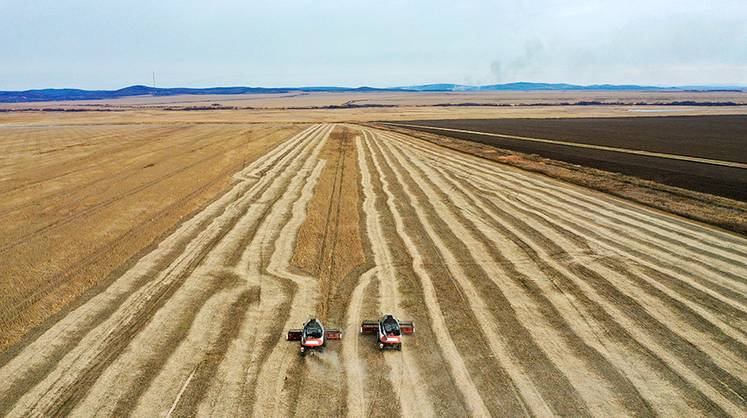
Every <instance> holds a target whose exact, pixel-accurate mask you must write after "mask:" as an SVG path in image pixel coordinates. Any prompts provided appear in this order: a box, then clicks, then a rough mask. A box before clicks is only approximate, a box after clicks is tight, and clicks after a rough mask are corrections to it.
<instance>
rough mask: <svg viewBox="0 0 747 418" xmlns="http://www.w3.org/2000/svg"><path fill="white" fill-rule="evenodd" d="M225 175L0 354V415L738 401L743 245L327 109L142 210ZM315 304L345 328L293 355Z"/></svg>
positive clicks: (626, 411) (471, 411) (745, 337)
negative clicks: (118, 267) (77, 298)
mask: <svg viewBox="0 0 747 418" xmlns="http://www.w3.org/2000/svg"><path fill="white" fill-rule="evenodd" d="M260 131H261V132H260V133H261V135H273V134H275V133H277V132H278V131H279V129H271V128H268V129H264V130H260ZM69 134H70V135H72V134H74V132H69ZM175 134H176V133H175ZM241 135H242V134H241V133H239V134H238V136H236V137H234V139H235V140H237V138H238V137H239V136H241ZM66 141H67V140H66ZM238 142H240V141H238ZM238 142H237V146H250V145H251V144H250V143H249V142H246V143H238ZM83 145H85V144H82V143H81V144H77V145H76V146H83ZM195 146H198V147H199V146H202V145H200V144H192V148H194V147H195ZM192 148H190V149H192ZM134 150H136V148H135V147H133V148H132V151H134ZM163 151H164V150H156V151H153V152H156V153H158V152H163ZM189 154H190V151H189V150H187V151H185V152H177V153H175V154H174V155H173V157H172V158H173V159H174V161H177V160H180V159H185V158H187V156H188V155H189ZM153 155H157V154H153ZM218 155H219V154H210V155H209V156H208V157H207V158H201V159H199V161H197V162H194V161H189V162H187V163H185V164H184V165H185V166H190V167H191V165H194V164H209V163H210V161H213V159H215V158H217V156H218ZM183 169H186V168H183ZM228 172H231V173H234V175H233V177H234V179H235V182H234V183H233V184H231V185H230V186H229V187H228V189H227V190H226V191H225V192H224V193H223V194H222V195H221V196H220V197H218V198H217V199H216V200H214V201H213V202H212V203H210V204H207V205H206V206H204V207H203V208H202V209H201V210H200V211H198V212H197V213H196V214H195V215H193V216H192V217H191V218H190V219H187V220H185V221H184V222H182V223H181V224H180V225H179V226H178V227H176V228H175V229H174V230H173V231H172V232H170V233H169V234H167V235H165V236H164V237H163V239H162V240H161V241H160V242H159V243H158V244H157V245H156V246H154V247H153V248H151V249H149V250H148V251H147V252H145V253H144V254H142V255H141V256H138V257H139V258H138V259H133V260H132V261H131V263H130V264H128V265H127V267H126V268H124V269H123V270H122V272H121V275H119V276H118V277H115V278H112V281H111V283H110V284H109V285H108V286H106V287H103V288H102V289H101V290H100V291H99V293H96V294H93V295H91V296H90V297H89V299H87V300H84V301H82V302H81V303H80V304H79V305H77V306H76V307H74V308H72V309H71V310H70V311H69V312H68V313H67V314H66V315H64V316H61V317H60V318H59V319H57V320H56V322H54V323H51V324H48V328H46V329H45V330H43V331H40V332H39V334H38V335H36V336H34V338H33V339H30V340H29V341H26V342H24V345H23V346H19V347H18V348H17V349H16V351H14V352H12V353H11V354H9V355H6V356H5V357H3V359H2V362H0V382H2V383H0V415H4V416H9V417H16V416H19V417H20V416H40V415H55V416H58V415H73V416H81V415H95V416H112V417H114V416H124V415H133V416H170V417H182V416H256V417H260V416H261V417H264V416H290V415H294V416H296V415H304V414H306V413H307V412H308V411H310V410H312V409H313V410H314V411H315V412H317V413H319V414H321V415H346V416H369V415H373V416H390V415H397V414H399V415H402V416H444V415H446V416H467V415H469V416H497V415H503V416H505V415H510V416H553V415H558V416H611V415H613V416H627V415H630V416H644V417H645V416H658V415H674V416H688V415H708V416H740V415H744V414H746V413H747V332H745V329H747V280H746V279H745V277H747V239H744V238H743V237H740V236H737V235H731V234H728V233H725V232H723V231H720V230H717V229H713V228H710V227H705V226H702V225H699V224H697V223H694V222H690V221H687V220H684V219H681V218H677V217H674V216H672V215H668V214H664V213H660V212H657V211H655V210H651V209H648V208H644V207H641V206H638V205H635V204H631V203H629V202H626V201H623V200H621V199H617V198H612V197H609V196H607V195H603V194H601V193H598V192H592V191H590V190H587V189H583V188H580V187H576V186H572V185H569V184H566V183H562V182H560V181H557V180H554V179H551V178H548V177H543V176H539V175H536V174H533V173H529V172H525V171H521V170H518V169H515V168H511V167H509V166H504V165H500V164H497V163H494V162H491V161H487V160H484V159H480V158H476V157H472V156H469V155H467V154H462V153H457V152H454V151H452V150H450V149H448V148H444V147H440V146H437V145H435V144H432V143H430V142H426V141H423V140H419V139H416V138H414V137H411V136H408V135H406V134H401V133H395V132H390V131H384V130H379V129H374V128H369V127H362V126H354V125H345V126H342V125H330V124H320V125H313V126H310V127H308V128H306V129H304V130H302V131H300V132H298V133H296V134H295V135H293V136H291V137H289V138H288V139H286V140H284V141H282V142H280V143H279V144H278V145H276V146H275V147H274V148H272V149H271V150H269V151H268V152H266V153H264V154H263V155H262V156H260V157H259V158H258V159H256V160H255V161H253V162H251V163H250V164H248V165H245V164H244V163H241V162H234V163H233V164H230V165H226V167H225V168H222V169H221V170H220V172H219V173H216V174H218V175H215V176H214V177H211V178H210V179H209V180H207V181H206V182H205V183H204V184H201V185H200V186H199V187H197V188H196V189H195V190H194V191H193V192H192V193H190V194H189V195H188V196H186V197H181V198H180V199H178V200H175V201H173V202H172V203H170V204H169V205H167V206H166V207H165V208H162V209H161V210H160V211H158V212H157V214H156V215H155V216H156V217H158V216H160V215H161V214H165V213H168V212H169V211H172V210H174V209H175V208H177V207H178V206H179V205H181V204H183V202H186V201H188V200H190V198H191V197H190V196H194V195H195V194H200V193H202V190H206V189H208V188H210V187H212V185H213V184H214V183H216V182H219V181H220V179H221V178H222V177H225V173H228ZM169 174H170V175H177V174H176V173H173V172H172V171H170V172H169ZM115 175H126V173H125V172H124V171H122V172H119V173H117V174H115ZM39 181H40V184H44V180H39ZM151 181H155V180H151ZM95 182H96V180H93V181H92V182H90V183H86V184H83V185H81V186H80V187H79V188H78V189H76V190H77V191H84V190H88V189H89V188H95V187H97V186H95ZM146 184H147V183H146ZM29 187H31V186H29ZM130 192H132V190H129V189H128V190H126V191H125V193H130ZM353 192H355V195H354V196H353ZM55 193H60V192H55ZM359 196H360V199H358V197H359ZM104 203H106V202H102V204H104ZM86 210H95V209H91V208H87V209H86ZM356 214H357V215H356ZM164 216H165V215H164ZM65 219H67V218H64V219H63V220H65ZM66 222H71V221H66ZM152 222H154V220H153V219H152V218H151V219H147V220H144V221H142V222H138V223H137V224H136V225H135V226H134V227H133V228H132V229H130V230H127V231H126V232H123V233H121V234H119V235H117V236H115V237H113V239H111V240H109V241H107V242H106V243H105V244H103V245H101V246H99V247H97V248H96V250H95V251H94V252H92V253H91V254H89V255H88V257H87V258H85V259H84V260H83V261H81V262H79V263H78V264H77V265H76V267H75V269H76V272H77V271H84V270H85V269H86V268H87V264H86V263H88V262H89V261H90V260H92V259H93V258H100V257H105V256H106V252H107V251H109V248H110V247H112V246H115V245H117V242H118V241H126V240H128V239H130V238H131V237H132V236H133V235H137V234H139V233H142V232H143V231H145V230H146V229H147V228H149V225H151V224H152ZM52 227H53V226H52ZM309 260H311V261H309ZM91 262H92V261H91ZM69 274H71V275H72V274H76V273H75V272H71V273H69ZM65 277H67V276H65V275H61V276H59V277H57V278H55V280H56V281H55V282H54V283H53V284H50V285H49V286H47V287H43V288H40V289H39V290H38V291H37V293H35V294H32V295H31V296H28V297H29V298H31V299H33V298H40V297H43V296H44V295H46V294H48V293H49V292H50V289H52V288H54V287H55V286H56V285H57V284H59V283H62V282H64V280H65ZM31 299H29V300H31ZM32 302H33V301H32ZM32 302H24V303H32ZM383 313H393V314H395V315H396V316H397V317H398V318H400V319H406V320H413V321H414V322H415V324H416V333H415V334H414V335H412V336H405V337H404V344H403V350H402V351H387V352H380V351H379V349H378V347H377V346H376V344H375V341H374V340H373V339H372V338H369V337H368V336H360V335H358V327H359V325H360V321H361V320H362V319H374V318H376V317H377V316H379V315H381V314H383ZM314 316H316V317H321V318H322V319H323V320H325V325H327V326H330V327H337V326H340V327H341V328H342V329H343V332H344V340H343V341H342V342H333V343H331V344H330V345H329V347H327V348H326V350H325V351H324V352H323V353H312V354H310V355H308V356H306V357H299V356H298V353H297V352H298V346H297V345H296V344H292V343H288V342H286V341H285V332H286V331H287V329H288V328H291V327H293V328H295V327H298V326H299V325H301V324H302V323H303V322H304V321H305V320H306V319H308V318H309V317H314ZM335 321H338V322H335ZM327 322H330V323H327Z"/></svg>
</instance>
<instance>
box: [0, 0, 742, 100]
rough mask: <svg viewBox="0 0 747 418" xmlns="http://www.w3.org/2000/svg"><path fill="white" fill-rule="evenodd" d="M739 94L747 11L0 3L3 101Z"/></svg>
mask: <svg viewBox="0 0 747 418" xmlns="http://www.w3.org/2000/svg"><path fill="white" fill-rule="evenodd" d="M152 71H155V73H156V82H157V84H158V85H159V86H163V87H176V86H195V87H204V86H229V85H244V86H302V85H345V86H360V85H370V86H378V87H380V86H397V85H408V84H422V83H434V82H453V83H466V84H488V83H504V82H513V81H542V82H568V83H580V84H592V83H638V84H654V85H683V84H740V85H747V0H641V1H639V0H617V1H605V0H565V1H561V0H532V1H516V0H512V1H469V0H463V1H454V0H448V1H439V0H435V1H434V0H417V1H404V0H402V1H393V0H392V1H390V0H378V1H371V0H367V1H357V0H335V1H332V0H329V1H325V0H313V1H312V0H299V1H283V0H274V1H248V0H235V1H219V0H214V1H206V0H200V1H192V0H180V1H176V0H159V1H126V0H121V1H101V0H0V90H18V89H27V88H42V87H79V88H119V87H122V86H126V85H131V84H152V81H151V72H152Z"/></svg>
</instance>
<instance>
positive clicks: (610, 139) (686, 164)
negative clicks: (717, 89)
mask: <svg viewBox="0 0 747 418" xmlns="http://www.w3.org/2000/svg"><path fill="white" fill-rule="evenodd" d="M406 123H408V124H412V125H422V126H430V127H440V128H449V129H462V130H469V131H478V132H487V133H494V134H504V135H516V136H524V137H530V138H540V139H551V140H559V141H566V142H574V143H579V144H593V145H602V146H608V147H619V148H625V149H633V150H644V151H651V152H659V153H667V154H675V155H683V156H690V157H700V158H709V159H716V160H724V161H733V162H741V163H745V162H747V115H744V116H696V117H690V116H687V117H645V118H641V117H637V118H636V117H631V118H583V119H581V118H566V119H473V120H436V121H433V120H429V121H412V122H406ZM418 129H421V128H418ZM422 130H424V131H427V132H432V133H437V134H441V135H447V136H451V137H454V138H459V139H465V140H469V141H474V142H479V143H483V144H487V145H491V146H495V147H498V148H505V149H510V150H514V151H519V152H524V153H530V154H538V155H541V156H543V157H547V158H552V159H556V160H560V161H566V162H569V163H572V164H579V165H584V166H588V167H594V168H599V169H602V170H607V171H612V172H619V173H623V174H627V175H632V176H636V177H640V178H644V179H648V180H654V181H657V182H660V183H663V184H668V185H671V186H677V187H682V188H686V189H690V190H695V191H699V192H705V193H711V194H715V195H719V196H724V197H729V198H733V199H738V200H742V201H747V170H745V169H742V168H734V167H723V166H718V165H710V164H703V163H696V162H690V161H680V160H670V159H665V158H657V157H649V156H641V155H631V154H623V153H618V152H611V151H602V150H595V149H585V148H577V147H573V146H567V145H557V144H544V143H536V142H527V141H521V140H517V139H509V138H499V137H494V136H485V135H479V134H471V133H463V132H453V131H442V130H437V129H428V128H422Z"/></svg>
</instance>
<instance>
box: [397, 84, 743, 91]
mask: <svg viewBox="0 0 747 418" xmlns="http://www.w3.org/2000/svg"><path fill="white" fill-rule="evenodd" d="M399 89H401V90H407V91H543V90H545V91H546V90H569V91H574V90H575V91H588V90H596V91H689V90H693V91H723V90H731V91H735V90H736V91H743V90H744V87H737V86H682V87H680V86H678V87H662V86H639V85H637V84H592V85H588V86H583V85H578V84H565V83H529V82H518V83H506V84H490V85H484V86H470V85H464V84H424V85H419V86H404V87H399Z"/></svg>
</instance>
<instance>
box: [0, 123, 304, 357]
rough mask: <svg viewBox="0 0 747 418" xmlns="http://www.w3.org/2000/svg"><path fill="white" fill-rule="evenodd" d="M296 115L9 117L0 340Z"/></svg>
mask: <svg viewBox="0 0 747 418" xmlns="http://www.w3.org/2000/svg"><path fill="white" fill-rule="evenodd" d="M299 129H301V128H300V127H296V126H292V125H251V124H236V125H210V124H203V125H192V124H165V125H140V124H124V125H91V126H56V127H53V128H50V127H31V128H29V127H3V128H0V178H2V182H1V183H0V195H1V196H2V199H1V200H0V222H2V225H3V228H2V234H0V254H1V255H2V257H0V277H2V278H3V280H2V281H0V326H1V327H2V329H3V332H2V335H0V351H2V350H4V349H6V348H7V347H8V346H9V345H11V344H13V343H15V342H18V340H19V338H20V337H21V336H23V335H24V334H25V333H26V332H27V331H28V329H29V328H31V327H33V326H36V325H39V324H40V323H42V322H43V321H44V320H46V319H47V318H49V317H50V316H52V315H54V314H55V313H57V312H59V311H60V310H61V309H62V308H64V307H65V306H66V305H68V304H69V303H71V302H72V301H74V300H75V299H76V298H77V297H79V296H80V295H82V294H84V293H85V292H86V291H87V290H88V289H90V288H93V287H95V286H97V285H99V284H101V283H106V282H107V277H110V276H111V277H116V276H118V275H120V274H122V272H123V270H122V268H123V266H124V265H126V264H127V263H128V262H129V260H130V259H131V258H132V257H137V258H139V255H141V252H142V251H144V250H145V249H147V248H148V247H149V246H153V245H155V244H157V243H158V242H159V241H160V240H161V239H162V238H163V235H164V234H166V233H169V232H170V231H171V230H173V229H174V227H175V226H176V225H177V224H178V223H180V222H181V221H183V220H185V219H186V218H188V217H189V216H191V215H192V213H194V212H195V211H197V210H199V209H201V208H202V207H203V206H205V205H206V204H207V203H209V202H210V201H212V200H214V199H215V198H216V196H218V195H219V194H221V193H222V192H223V191H224V190H225V189H226V188H227V187H228V186H229V185H230V184H231V183H232V182H233V178H232V175H233V174H234V173H235V172H237V171H239V170H241V168H242V167H244V166H245V165H246V164H248V163H249V162H251V161H253V160H255V159H256V158H258V157H259V156H261V155H263V154H265V153H266V152H267V151H268V150H269V149H272V148H274V147H275V146H276V145H277V143H278V141H280V140H282V139H285V138H286V137H287V135H289V134H290V133H292V132H295V131H297V130H299Z"/></svg>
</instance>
